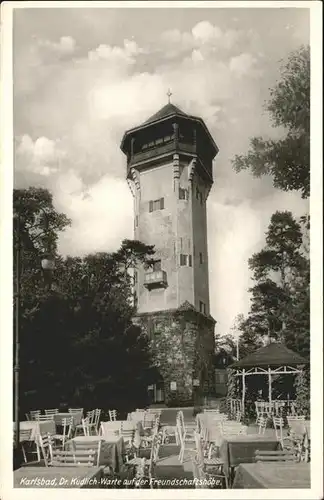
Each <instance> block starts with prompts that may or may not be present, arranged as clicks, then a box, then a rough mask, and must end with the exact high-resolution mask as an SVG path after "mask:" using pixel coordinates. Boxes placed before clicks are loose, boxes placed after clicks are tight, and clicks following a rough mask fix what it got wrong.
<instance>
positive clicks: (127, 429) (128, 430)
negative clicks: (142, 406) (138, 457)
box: [119, 421, 135, 445]
mask: <svg viewBox="0 0 324 500" xmlns="http://www.w3.org/2000/svg"><path fill="white" fill-rule="evenodd" d="M119 432H120V435H121V436H123V438H124V440H126V441H128V443H129V444H130V445H132V443H133V442H134V437H135V429H134V426H128V425H126V424H125V422H123V421H121V423H120V431H119Z"/></svg>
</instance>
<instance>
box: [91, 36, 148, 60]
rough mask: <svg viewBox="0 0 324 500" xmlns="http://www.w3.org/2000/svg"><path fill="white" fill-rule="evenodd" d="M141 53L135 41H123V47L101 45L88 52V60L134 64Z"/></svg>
mask: <svg viewBox="0 0 324 500" xmlns="http://www.w3.org/2000/svg"><path fill="white" fill-rule="evenodd" d="M142 52H143V50H142V49H141V48H140V47H139V46H138V45H137V43H136V42H135V41H132V40H124V46H123V47H117V46H115V47H111V46H110V45H105V44H101V45H99V46H98V47H97V48H96V49H95V50H91V51H89V53H88V58H89V59H90V61H98V60H100V59H104V60H108V61H110V62H111V63H112V64H114V63H120V62H121V63H124V64H134V63H135V61H136V56H137V55H138V54H140V53H142Z"/></svg>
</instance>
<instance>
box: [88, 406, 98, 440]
mask: <svg viewBox="0 0 324 500" xmlns="http://www.w3.org/2000/svg"><path fill="white" fill-rule="evenodd" d="M98 411H99V418H100V413H101V410H98V409H96V410H90V411H88V412H87V417H86V418H87V419H88V428H89V432H90V435H91V434H92V432H94V433H95V434H96V435H97V434H98V428H97V418H98V417H97V415H98Z"/></svg>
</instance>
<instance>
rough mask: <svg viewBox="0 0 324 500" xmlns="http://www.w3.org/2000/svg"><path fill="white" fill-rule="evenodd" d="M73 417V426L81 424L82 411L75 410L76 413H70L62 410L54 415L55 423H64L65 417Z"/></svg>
mask: <svg viewBox="0 0 324 500" xmlns="http://www.w3.org/2000/svg"><path fill="white" fill-rule="evenodd" d="M71 417H73V426H76V425H80V424H81V420H82V412H81V411H80V412H75V413H68V412H61V413H56V414H55V415H53V419H54V422H55V425H62V421H63V418H71Z"/></svg>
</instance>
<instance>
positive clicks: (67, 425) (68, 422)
mask: <svg viewBox="0 0 324 500" xmlns="http://www.w3.org/2000/svg"><path fill="white" fill-rule="evenodd" d="M72 427H73V417H72V416H71V417H70V418H62V436H63V440H62V445H63V446H64V443H65V441H66V440H67V439H69V438H70V437H71V434H72Z"/></svg>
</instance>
